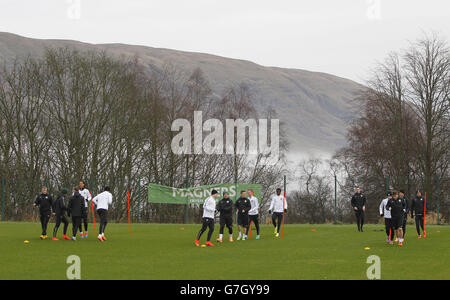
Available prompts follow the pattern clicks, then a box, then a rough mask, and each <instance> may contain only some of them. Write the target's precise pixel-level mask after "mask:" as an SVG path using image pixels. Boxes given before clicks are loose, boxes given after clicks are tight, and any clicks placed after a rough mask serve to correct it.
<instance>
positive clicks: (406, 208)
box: [399, 190, 409, 238]
mask: <svg viewBox="0 0 450 300" xmlns="http://www.w3.org/2000/svg"><path fill="white" fill-rule="evenodd" d="M399 195H400V198H402V199H403V201H404V202H405V211H404V214H403V223H402V230H403V238H405V236H406V222H407V221H408V213H409V200H408V198H407V197H406V195H405V191H404V190H400V192H399Z"/></svg>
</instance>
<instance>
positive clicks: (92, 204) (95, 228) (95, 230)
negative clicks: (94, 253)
mask: <svg viewBox="0 0 450 300" xmlns="http://www.w3.org/2000/svg"><path fill="white" fill-rule="evenodd" d="M89 193H90V194H91V206H92V220H93V221H94V233H95V235H97V227H95V210H94V203H93V201H92V199H93V198H92V192H89Z"/></svg>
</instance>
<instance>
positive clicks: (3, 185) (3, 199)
mask: <svg viewBox="0 0 450 300" xmlns="http://www.w3.org/2000/svg"><path fill="white" fill-rule="evenodd" d="M5 186H6V184H5V178H3V177H2V179H1V189H2V221H5Z"/></svg>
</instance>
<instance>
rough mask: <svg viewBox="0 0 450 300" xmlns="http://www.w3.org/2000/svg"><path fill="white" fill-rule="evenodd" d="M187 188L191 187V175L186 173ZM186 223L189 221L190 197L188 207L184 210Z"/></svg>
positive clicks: (187, 202)
mask: <svg viewBox="0 0 450 300" xmlns="http://www.w3.org/2000/svg"><path fill="white" fill-rule="evenodd" d="M186 188H189V175H186ZM184 223H185V224H187V223H189V199H187V201H186V208H185V212H184Z"/></svg>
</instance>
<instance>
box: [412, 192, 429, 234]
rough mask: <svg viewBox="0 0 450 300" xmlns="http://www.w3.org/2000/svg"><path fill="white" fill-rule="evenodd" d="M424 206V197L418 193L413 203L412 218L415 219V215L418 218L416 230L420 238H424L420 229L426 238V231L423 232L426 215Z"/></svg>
mask: <svg viewBox="0 0 450 300" xmlns="http://www.w3.org/2000/svg"><path fill="white" fill-rule="evenodd" d="M424 206H425V201H424V198H423V196H422V193H421V192H420V191H417V192H416V197H415V198H414V199H413V200H412V201H411V218H414V215H415V216H416V218H415V221H416V230H417V234H418V236H419V238H421V237H422V235H421V233H420V228H422V231H423V236H424V237H425V236H426V233H425V231H424V230H423V221H424V218H423V214H424Z"/></svg>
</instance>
